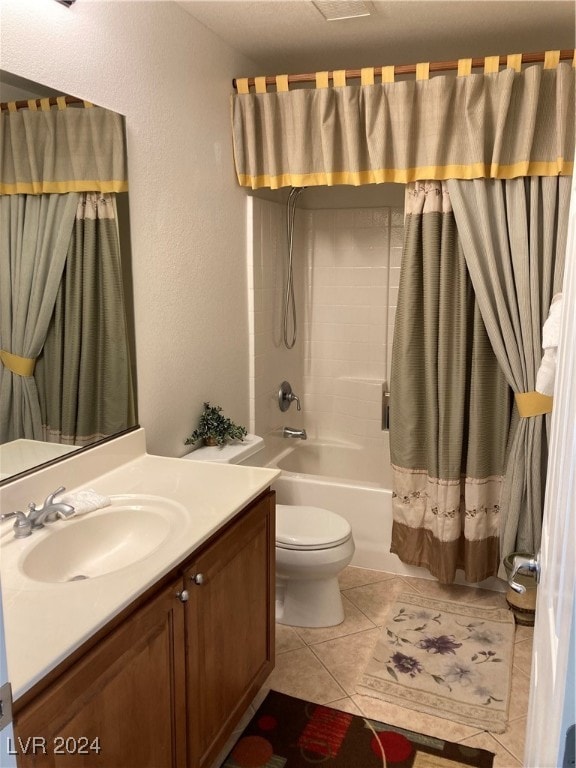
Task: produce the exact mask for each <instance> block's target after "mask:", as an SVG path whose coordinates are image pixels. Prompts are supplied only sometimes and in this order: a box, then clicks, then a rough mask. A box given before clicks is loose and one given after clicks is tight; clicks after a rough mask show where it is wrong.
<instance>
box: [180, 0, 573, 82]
mask: <svg viewBox="0 0 576 768" xmlns="http://www.w3.org/2000/svg"><path fill="white" fill-rule="evenodd" d="M177 2H178V4H179V5H180V6H181V7H182V8H183V9H184V10H185V11H186V12H188V13H190V14H191V15H192V16H194V17H195V18H196V19H197V20H198V21H200V22H201V23H202V24H204V25H205V26H206V27H208V28H209V29H211V30H212V31H213V32H215V33H216V35H218V37H220V38H221V39H222V40H224V41H225V42H226V43H228V44H229V45H230V46H231V47H232V48H234V49H236V50H237V51H239V52H241V53H243V54H245V55H246V56H247V57H248V58H249V59H251V60H252V61H253V62H254V63H255V65H256V69H255V70H254V71H250V72H238V73H237V76H253V75H274V74H285V73H287V74H289V73H298V72H314V71H317V70H326V69H327V70H333V69H354V68H360V67H364V66H381V65H383V64H415V63H417V62H420V61H447V60H450V59H457V58H467V57H479V56H487V55H496V54H499V55H504V54H508V53H520V52H535V51H542V50H548V49H557V48H560V49H563V48H573V47H574V45H575V36H576V32H575V12H576V3H575V2H574V0H570V1H569V2H564V1H563V0H372V2H371V3H370V5H371V6H372V14H371V15H370V16H368V17H363V18H356V19H350V20H346V21H331V22H328V21H325V19H324V18H323V16H322V15H321V14H320V12H319V11H318V10H317V8H316V7H315V6H314V5H313V4H312V2H310V1H309V0H177Z"/></svg>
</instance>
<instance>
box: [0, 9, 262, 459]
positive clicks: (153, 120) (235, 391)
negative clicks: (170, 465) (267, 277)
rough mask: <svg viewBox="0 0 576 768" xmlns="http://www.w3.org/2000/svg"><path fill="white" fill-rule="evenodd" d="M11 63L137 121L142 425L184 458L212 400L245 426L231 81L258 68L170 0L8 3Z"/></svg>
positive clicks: (240, 202) (167, 451)
mask: <svg viewBox="0 0 576 768" xmlns="http://www.w3.org/2000/svg"><path fill="white" fill-rule="evenodd" d="M0 14H1V15H0V22H1V46H0V66H1V67H2V69H5V70H7V71H9V72H12V73H14V74H17V75H20V76H22V77H25V78H28V79H30V80H34V81H37V82H40V83H44V84H46V85H48V86H51V87H53V88H56V89H58V90H61V91H63V92H66V93H71V94H74V95H77V96H80V97H82V98H86V99H88V100H90V101H93V102H94V103H96V104H99V105H101V106H104V107H107V108H109V109H113V110H116V111H117V112H120V113H122V114H124V115H125V116H126V126H127V136H128V165H129V180H130V221H131V232H132V258H133V272H134V307H135V320H136V351H137V368H138V400H139V420H140V423H141V425H142V426H143V427H145V429H146V436H147V442H148V450H149V451H150V452H152V453H159V454H163V455H168V456H180V455H182V454H183V453H185V452H186V451H187V450H188V448H186V447H185V446H184V443H183V441H184V439H185V437H186V436H187V435H188V434H189V433H190V432H191V431H192V429H193V428H194V426H195V422H196V419H197V416H198V414H199V413H200V411H201V407H202V401H203V400H208V399H209V400H212V401H214V402H216V403H220V404H221V405H222V406H223V407H224V410H225V411H226V412H227V414H228V415H229V416H230V417H231V418H233V419H234V421H237V422H239V423H248V417H249V406H248V403H249V394H248V393H249V390H248V382H249V377H248V319H247V318H248V313H247V278H246V256H245V201H246V195H245V192H244V191H243V190H241V189H240V188H239V187H238V186H237V183H236V179H235V175H234V170H233V160H232V147H231V137H230V117H229V110H230V107H229V95H230V93H231V79H232V78H233V77H234V76H236V75H240V74H244V73H249V72H251V71H253V70H254V67H253V65H252V64H251V62H249V61H248V60H247V59H245V58H244V57H242V56H241V55H239V54H237V53H235V52H233V51H232V50H231V49H230V48H228V47H227V46H226V45H225V44H224V43H222V42H221V41H220V40H219V39H218V38H216V37H215V36H214V35H213V34H212V33H211V32H209V31H208V30H207V29H206V28H205V27H203V26H202V25H200V24H199V23H197V22H196V21H195V19H193V18H192V17H191V16H190V15H188V14H187V13H185V12H184V11H183V10H182V8H180V7H179V6H178V5H177V4H176V3H168V2H82V0H80V1H79V2H77V3H76V4H75V5H74V6H73V7H72V8H71V9H67V8H65V7H64V6H62V5H59V4H57V3H55V2H50V0H2V3H1V6H0Z"/></svg>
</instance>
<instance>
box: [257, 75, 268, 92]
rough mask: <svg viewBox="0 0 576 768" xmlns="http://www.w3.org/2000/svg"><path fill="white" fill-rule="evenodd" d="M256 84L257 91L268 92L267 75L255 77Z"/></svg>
mask: <svg viewBox="0 0 576 768" xmlns="http://www.w3.org/2000/svg"><path fill="white" fill-rule="evenodd" d="M254 85H255V87H256V93H266V77H255V78H254Z"/></svg>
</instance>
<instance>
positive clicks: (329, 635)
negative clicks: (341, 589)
mask: <svg viewBox="0 0 576 768" xmlns="http://www.w3.org/2000/svg"><path fill="white" fill-rule="evenodd" d="M342 605H343V606H344V621H343V622H342V624H337V625H336V626H335V627H294V629H295V631H296V634H297V636H298V637H299V638H300V640H302V641H303V642H304V643H306V645H312V644H314V643H322V642H324V641H325V640H332V639H333V638H335V637H343V636H344V635H351V634H352V633H354V632H361V631H362V630H365V629H374V627H375V626H376V625H375V624H374V622H373V621H370V619H369V618H368V617H367V616H365V615H364V614H363V613H362V611H361V610H360V609H359V608H357V607H356V606H355V605H354V603H352V602H350V600H348V598H347V597H346V595H342Z"/></svg>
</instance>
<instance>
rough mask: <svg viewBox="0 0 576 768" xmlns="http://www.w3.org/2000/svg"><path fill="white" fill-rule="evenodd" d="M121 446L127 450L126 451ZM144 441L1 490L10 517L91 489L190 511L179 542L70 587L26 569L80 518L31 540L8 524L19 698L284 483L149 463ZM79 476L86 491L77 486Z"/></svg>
mask: <svg viewBox="0 0 576 768" xmlns="http://www.w3.org/2000/svg"><path fill="white" fill-rule="evenodd" d="M122 440H124V441H125V442H124V447H123V446H122V445H120V447H119V445H118V443H119V441H122ZM143 440H144V437H143V430H138V431H137V432H136V433H131V435H128V436H125V437H123V438H119V439H118V441H113V442H112V443H110V444H108V450H107V448H106V445H104V446H99V447H98V448H94V449H93V450H92V451H90V452H86V453H83V454H80V455H79V456H76V457H75V456H72V457H70V458H67V459H65V460H63V461H62V462H61V463H59V464H57V465H55V466H53V467H50V468H48V469H47V470H43V471H40V472H38V473H35V475H33V476H31V477H30V478H24V479H22V480H20V481H16V482H15V483H13V484H11V485H9V486H4V487H2V488H0V503H1V505H2V511H3V512H6V511H9V510H15V509H26V506H27V504H28V502H29V501H32V500H34V501H36V502H37V503H38V502H41V501H42V499H43V498H44V497H45V495H46V494H47V493H49V492H50V490H52V491H53V490H55V488H56V487H58V486H59V485H65V486H66V489H67V492H71V491H72V492H73V491H75V490H79V489H82V488H93V489H95V490H96V491H98V492H99V493H101V494H104V495H106V496H114V495H116V494H119V495H121V494H150V495H154V496H161V497H163V498H167V499H170V500H172V501H174V502H176V503H178V504H181V505H183V507H184V508H185V510H186V512H187V514H186V513H184V515H183V517H182V525H181V529H180V527H179V529H178V535H177V536H171V537H169V538H168V539H167V540H166V541H165V542H164V543H162V544H161V545H160V546H159V547H158V548H157V549H156V550H154V551H153V552H152V553H151V554H150V555H148V556H147V557H146V558H145V559H143V560H140V561H139V562H136V563H134V564H133V565H130V566H127V567H125V568H122V569H121V570H118V571H115V572H113V573H110V574H106V575H101V576H98V577H95V578H90V579H86V580H83V581H74V582H63V583H47V582H40V581H36V580H33V579H31V578H29V577H28V576H27V575H26V574H25V573H24V572H23V571H22V569H21V567H20V566H21V563H22V560H23V558H24V557H25V555H26V554H27V553H28V551H29V548H30V546H31V544H32V543H37V542H39V541H40V540H41V538H42V537H47V536H50V533H51V530H55V529H56V527H57V526H66V525H73V524H74V520H73V519H71V520H69V521H68V520H59V521H57V522H55V523H51V524H50V525H47V526H46V528H45V529H44V530H41V531H35V532H34V533H33V534H32V535H31V536H29V537H27V538H24V539H15V538H14V535H13V531H12V525H11V524H10V522H7V521H5V522H3V523H2V525H1V528H0V547H1V552H0V554H1V563H0V565H1V568H0V575H1V587H2V601H3V608H4V620H5V631H6V647H7V656H8V673H9V678H10V681H11V683H12V690H13V695H14V698H15V699H17V698H18V697H19V696H21V695H22V694H23V693H25V692H26V691H27V690H29V689H30V688H31V687H32V686H33V685H34V684H35V683H36V682H38V681H39V680H41V679H42V677H44V676H45V675H46V674H47V673H48V672H49V671H50V670H51V669H53V668H54V667H55V666H56V665H57V664H59V663H60V662H61V661H62V660H64V659H65V658H66V657H67V656H68V655H69V654H70V653H71V652H72V651H74V650H75V649H76V648H78V647H79V646H80V645H81V644H82V643H83V642H85V641H86V640H87V639H88V638H89V637H90V636H91V635H93V634H94V632H96V631H97V630H98V629H100V628H101V627H102V626H104V625H105V624H106V623H107V622H108V621H109V620H110V619H112V618H113V617H114V616H115V615H116V614H118V613H119V612H120V611H121V610H122V609H124V608H125V607H126V606H127V605H129V604H130V603H131V602H132V601H133V600H134V599H135V598H136V597H138V596H139V595H140V594H142V593H143V592H145V591H146V590H147V589H148V588H149V587H150V586H152V585H153V584H154V583H155V582H157V581H158V580H159V579H160V578H161V577H162V576H164V575H165V574H166V573H168V572H169V571H170V570H171V569H172V568H174V567H175V566H176V565H178V564H179V563H180V562H181V561H183V560H184V559H185V558H186V557H187V556H188V555H190V554H192V553H193V552H194V551H195V550H196V549H197V548H198V547H199V546H200V545H201V544H202V543H203V542H204V541H206V540H207V539H208V538H209V537H210V536H211V535H212V534H213V533H214V532H216V531H217V530H218V529H219V528H220V527H221V526H222V525H223V524H224V523H226V522H227V521H228V520H230V519H231V518H232V517H234V515H235V514H236V513H237V512H239V511H240V510H241V509H242V508H243V507H244V506H246V504H247V503H249V502H250V501H251V500H252V499H254V498H256V497H257V496H258V495H259V494H260V493H261V492H262V491H263V490H265V489H266V488H267V487H268V486H269V485H270V484H271V483H272V482H273V481H274V479H275V478H276V477H278V475H279V474H280V472H279V471H278V470H274V469H266V468H259V467H245V466H237V465H230V464H212V463H205V462H200V461H185V460H183V459H172V458H164V457H160V456H151V455H149V454H146V453H145V452H143V450H142V448H143ZM114 444H116V445H114ZM119 454H120V455H119ZM122 454H124V455H122ZM134 454H136V455H134ZM106 469H108V471H102V470H106ZM95 473H97V474H95ZM71 477H74V478H76V479H77V480H78V481H81V483H79V484H76V485H75V484H73V482H71V481H70V479H69V478H71ZM56 478H58V479H56ZM47 489H48V490H47ZM89 514H90V513H88V515H89ZM118 514H121V512H118ZM84 517H87V516H84ZM62 557H66V553H65V552H63V553H62Z"/></svg>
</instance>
